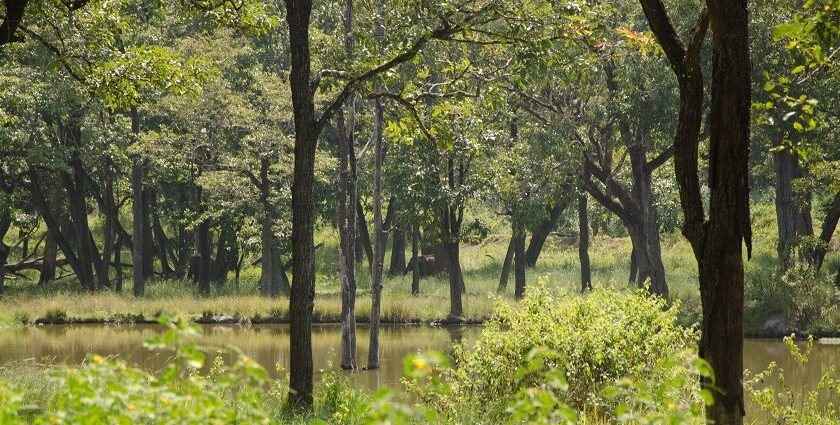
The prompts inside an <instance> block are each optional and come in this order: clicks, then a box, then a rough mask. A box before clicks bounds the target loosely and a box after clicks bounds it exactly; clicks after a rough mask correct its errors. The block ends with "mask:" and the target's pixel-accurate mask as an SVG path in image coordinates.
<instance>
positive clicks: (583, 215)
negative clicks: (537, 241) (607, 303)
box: [578, 193, 592, 292]
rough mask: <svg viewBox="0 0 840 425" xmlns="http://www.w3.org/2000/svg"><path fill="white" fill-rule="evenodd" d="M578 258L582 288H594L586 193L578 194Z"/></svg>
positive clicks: (582, 289) (583, 289)
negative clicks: (590, 259)
mask: <svg viewBox="0 0 840 425" xmlns="http://www.w3.org/2000/svg"><path fill="white" fill-rule="evenodd" d="M578 258H579V259H580V290H581V292H583V291H586V290H587V289H589V290H591V289H592V266H591V265H590V263H589V206H588V198H587V196H586V193H582V194H580V196H578Z"/></svg>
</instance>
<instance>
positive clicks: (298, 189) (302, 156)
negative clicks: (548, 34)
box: [286, 0, 318, 410]
mask: <svg viewBox="0 0 840 425" xmlns="http://www.w3.org/2000/svg"><path fill="white" fill-rule="evenodd" d="M311 11H312V2H311V0H286V21H287V23H288V25H289V46H290V53H291V58H292V63H291V73H290V77H289V80H290V86H291V92H292V106H293V109H294V120H295V165H294V172H293V179H292V252H293V253H294V254H293V255H292V270H293V271H292V275H293V277H292V278H293V282H292V293H291V297H290V299H289V319H290V320H289V322H290V323H289V330H290V332H289V340H290V356H289V364H290V366H289V387H290V388H289V405H290V406H291V407H292V409H293V410H311V409H312V387H313V383H312V374H313V366H312V308H313V305H314V300H315V265H314V263H315V257H314V252H315V248H314V241H313V231H314V224H315V214H314V211H315V202H314V199H313V193H312V190H313V187H314V183H315V182H314V179H315V175H314V172H315V148H316V145H317V143H318V129H317V122H316V120H315V104H314V93H313V91H312V89H311V88H310V78H311V71H310V53H309V18H310V13H311Z"/></svg>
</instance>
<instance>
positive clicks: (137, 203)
mask: <svg viewBox="0 0 840 425" xmlns="http://www.w3.org/2000/svg"><path fill="white" fill-rule="evenodd" d="M131 132H132V133H134V135H135V137H137V135H138V134H139V133H140V116H139V114H138V113H137V108H131ZM143 174H144V171H143V159H142V158H140V157H135V158H133V159H132V164H131V194H132V217H133V220H134V234H133V235H132V238H131V241H132V243H133V247H132V249H131V253H132V257H133V258H132V269H133V273H134V296H135V297H139V296H142V295H143V292H144V291H145V281H146V275H145V273H144V272H145V270H144V267H143V264H144V259H143V254H144V249H143V246H144V242H143V238H144V234H143V229H144V228H145V224H144V223H143V219H144V215H143Z"/></svg>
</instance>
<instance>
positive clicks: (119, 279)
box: [114, 236, 126, 294]
mask: <svg viewBox="0 0 840 425" xmlns="http://www.w3.org/2000/svg"><path fill="white" fill-rule="evenodd" d="M124 245H126V244H125V241H123V237H122V236H118V237H117V246H116V248H115V249H114V268H115V272H116V273H115V275H114V280H115V283H114V291H115V292H116V293H118V294H119V293H122V290H123V267H122V249H123V246H124Z"/></svg>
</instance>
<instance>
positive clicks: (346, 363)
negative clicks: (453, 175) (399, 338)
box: [336, 0, 356, 370]
mask: <svg viewBox="0 0 840 425" xmlns="http://www.w3.org/2000/svg"><path fill="white" fill-rule="evenodd" d="M352 16H353V0H347V3H346V8H345V11H344V33H345V45H346V49H347V50H348V54H350V53H352V43H353V41H352V33H351V23H352ZM346 108H347V109H348V111H349V112H350V114H349V115H350V117H349V121H350V122H349V123H347V124H346V123H345V122H344V112H343V111H342V110H339V111H338V112H337V114H336V117H337V121H338V143H339V149H338V151H339V161H338V162H339V182H338V232H339V271H340V273H341V368H342V369H344V370H352V369H355V368H356V267H355V254H354V253H355V240H356V229H355V225H356V219H355V217H356V215H355V214H354V213H353V207H352V206H353V205H354V202H352V201H353V199H354V197H353V191H354V190H355V184H353V181H352V178H353V176H352V175H353V173H352V170H351V168H350V158H349V157H350V155H355V154H354V153H353V151H354V149H353V146H352V145H353V140H354V136H353V128H354V122H353V121H354V120H355V112H354V111H353V109H354V108H355V99H350V101H348V102H347V105H346Z"/></svg>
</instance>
